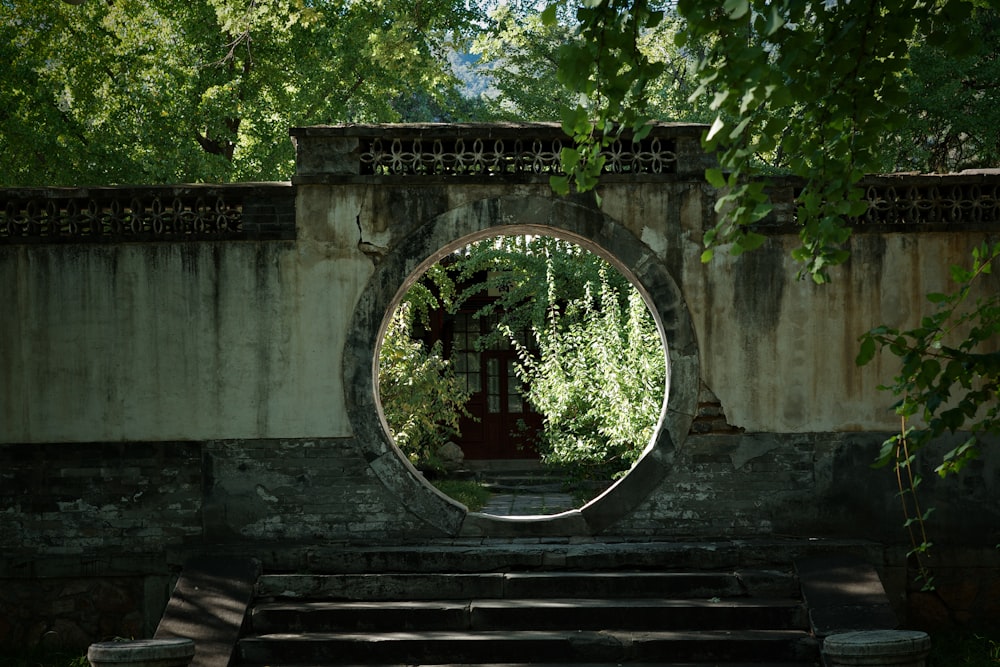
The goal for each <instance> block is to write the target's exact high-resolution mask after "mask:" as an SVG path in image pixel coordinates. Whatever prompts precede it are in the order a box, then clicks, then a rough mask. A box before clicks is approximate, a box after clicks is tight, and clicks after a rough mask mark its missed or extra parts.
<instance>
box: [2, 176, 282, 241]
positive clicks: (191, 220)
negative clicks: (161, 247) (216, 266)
mask: <svg viewBox="0 0 1000 667" xmlns="http://www.w3.org/2000/svg"><path fill="white" fill-rule="evenodd" d="M294 237H295V201H294V191H293V188H292V187H291V186H290V185H287V184H280V183H275V184H252V185H249V184H236V185H212V186H208V185H204V186H201V185H188V186H145V187H138V186H129V187H102V188H6V189H0V243H30V242H33V241H38V242H48V243H53V242H61V241H66V242H81V241H93V242H124V241H204V240H240V239H290V238H294Z"/></svg>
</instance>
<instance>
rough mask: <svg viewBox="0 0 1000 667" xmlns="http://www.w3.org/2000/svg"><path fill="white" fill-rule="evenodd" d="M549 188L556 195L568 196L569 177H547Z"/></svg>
mask: <svg viewBox="0 0 1000 667" xmlns="http://www.w3.org/2000/svg"><path fill="white" fill-rule="evenodd" d="M549 187H550V188H552V191H553V192H555V193H556V194H557V195H568V194H569V177H568V176H549Z"/></svg>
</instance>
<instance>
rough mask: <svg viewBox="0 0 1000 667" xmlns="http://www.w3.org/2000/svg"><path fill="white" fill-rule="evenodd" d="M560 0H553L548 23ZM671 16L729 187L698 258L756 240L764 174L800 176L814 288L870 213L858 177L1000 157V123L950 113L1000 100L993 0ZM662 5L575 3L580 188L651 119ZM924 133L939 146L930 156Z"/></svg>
mask: <svg viewBox="0 0 1000 667" xmlns="http://www.w3.org/2000/svg"><path fill="white" fill-rule="evenodd" d="M566 5H567V2H566V0H558V1H556V2H552V3H550V4H549V5H548V8H547V9H546V13H545V16H546V17H547V19H548V21H550V22H554V21H556V20H557V16H558V14H559V10H560V9H561V8H562V7H564V6H566ZM676 13H677V14H678V15H679V16H680V17H681V19H683V23H682V26H681V28H680V29H679V30H677V31H676V32H675V35H674V41H675V44H676V45H677V46H678V47H679V48H680V49H681V53H682V54H685V55H686V56H688V57H694V58H696V64H695V66H694V70H695V73H696V76H697V80H698V86H697V89H696V91H695V93H694V94H693V95H692V98H691V99H693V100H697V99H706V100H710V102H709V106H710V108H711V110H712V111H713V112H714V113H715V118H714V120H713V121H712V124H711V127H710V129H709V130H708V132H707V134H706V136H705V140H704V144H705V147H706V149H708V150H713V151H716V152H717V154H718V156H719V161H720V168H719V169H713V170H710V171H709V172H708V173H707V174H706V176H707V178H708V180H709V182H710V183H711V184H713V185H715V186H717V187H720V188H725V189H726V192H725V194H724V195H723V196H722V197H720V198H719V200H718V203H717V206H716V208H717V211H718V212H719V213H720V214H721V215H720V216H719V219H718V220H719V221H718V224H717V225H716V226H715V228H714V229H711V230H709V231H708V232H707V233H706V235H705V244H706V246H707V249H706V252H705V255H704V258H705V259H706V260H708V259H710V258H711V256H712V253H713V251H714V249H715V248H716V247H719V246H722V245H726V246H728V247H729V249H730V251H731V252H733V253H736V254H739V253H741V252H744V251H747V250H752V249H753V248H756V247H757V246H759V245H760V244H761V243H762V242H763V237H762V236H761V235H759V234H757V233H755V232H754V231H753V225H754V223H756V222H759V221H760V220H762V219H763V218H765V217H766V216H767V215H768V214H769V213H770V211H771V206H770V203H769V201H768V197H767V192H766V182H765V181H764V180H762V179H759V178H754V177H755V176H759V175H761V174H762V173H766V172H767V171H768V170H769V169H768V167H771V168H773V166H775V165H776V166H777V167H779V168H781V169H783V170H785V171H787V172H788V173H792V174H794V175H797V176H800V177H801V178H802V179H803V187H802V189H801V192H800V194H799V197H798V200H797V204H798V220H799V223H800V224H801V228H802V231H801V234H800V236H801V240H802V245H801V247H800V248H799V249H798V250H796V251H795V252H794V256H795V257H796V259H798V260H799V261H800V262H801V263H802V274H803V275H810V276H812V277H813V279H814V280H816V281H817V282H824V281H825V280H827V279H828V273H827V268H828V267H829V266H831V265H835V264H838V263H841V262H843V261H844V260H845V259H846V258H847V251H846V250H845V249H844V243H845V242H846V240H847V237H848V236H849V234H850V231H849V228H848V226H847V220H848V219H850V218H852V217H855V216H858V215H860V214H862V213H864V211H865V206H866V204H865V202H864V201H863V199H862V194H863V193H862V192H861V190H860V189H859V188H857V187H856V186H857V183H858V182H859V181H860V180H861V178H862V176H864V174H866V173H870V172H877V171H882V170H885V169H886V168H887V167H888V168H895V167H896V166H897V165H896V164H892V163H891V162H890V161H888V160H887V159H886V158H887V156H890V155H892V156H894V157H895V160H896V162H897V163H899V162H901V163H908V162H910V163H911V164H910V165H909V166H910V167H911V168H913V167H916V168H917V169H921V168H923V165H922V164H920V163H921V162H923V163H924V164H927V163H928V162H931V161H933V158H934V156H935V155H937V156H938V157H939V158H941V159H938V160H937V162H939V163H941V160H942V159H943V160H944V162H943V164H944V165H945V166H948V167H956V166H961V165H962V164H963V163H965V162H969V161H971V162H973V163H976V162H993V163H995V162H996V160H997V157H998V155H1000V134H998V131H997V129H996V126H995V125H994V126H992V127H984V126H983V125H981V124H975V126H974V127H975V130H977V133H976V134H975V136H972V137H970V136H969V135H968V134H967V131H968V130H966V129H965V128H969V129H973V126H972V125H970V124H969V123H968V122H965V123H963V122H962V119H960V118H958V116H959V115H961V110H962V109H963V108H979V105H980V104H992V105H993V108H994V109H995V108H996V104H997V102H1000V99H998V94H997V88H996V79H995V78H992V79H991V78H989V76H990V74H991V73H992V72H993V71H994V70H993V68H994V67H995V66H996V64H995V61H996V46H997V24H998V14H997V11H996V8H995V7H992V6H991V3H988V2H984V1H982V0H979V1H977V0H938V1H937V2H926V1H925V0H880V1H878V2H875V1H873V2H852V1H849V0H812V1H810V0H778V1H774V0H725V2H723V3H721V4H719V3H705V2H701V1H700V0H677V3H676ZM665 14H666V12H665V8H664V5H663V4H659V3H656V2H650V1H649V0H602V1H597V0H594V1H584V2H582V3H581V6H580V7H579V8H578V9H577V12H576V18H577V20H578V22H579V27H578V29H577V34H578V35H579V37H580V39H579V40H577V42H574V43H570V44H568V45H567V46H566V47H565V48H564V50H563V51H562V52H561V58H560V60H559V77H560V80H562V81H563V82H564V83H566V84H568V85H570V86H571V87H573V88H574V89H575V90H578V91H580V93H581V97H580V98H579V101H578V102H577V103H576V106H575V107H574V108H572V109H569V110H568V111H567V112H566V115H565V120H564V128H565V129H566V131H567V133H570V134H572V135H573V136H574V137H576V138H577V140H578V143H579V146H578V148H577V149H575V150H574V151H573V152H570V153H567V154H566V155H564V164H566V168H567V171H568V172H570V177H571V178H572V179H573V180H574V181H575V182H576V184H577V186H578V187H579V188H580V189H583V190H586V189H589V188H592V187H593V186H594V185H595V184H596V176H595V175H596V174H597V173H599V171H600V166H601V165H600V160H599V158H598V157H597V155H598V152H599V148H600V146H601V145H602V144H603V143H606V142H607V141H609V140H610V139H612V138H613V137H615V136H617V134H618V133H619V132H620V131H621V129H622V128H623V127H633V128H635V129H637V130H638V131H639V132H641V128H642V127H643V125H644V123H645V122H646V120H647V119H648V118H649V117H650V116H649V114H650V110H649V105H648V99H649V96H650V86H651V82H652V81H654V80H655V78H656V77H657V76H659V75H660V74H661V73H662V71H663V69H664V65H663V63H662V62H660V61H659V60H656V59H654V58H651V57H650V56H649V55H648V53H647V52H646V51H645V50H643V49H642V48H641V43H642V40H643V38H644V36H645V35H648V34H650V33H652V32H654V31H656V30H657V29H658V28H659V26H660V25H661V24H662V22H663V20H664V16H665ZM941 68H945V69H948V70H950V71H951V72H952V77H953V79H954V82H955V83H956V85H957V86H958V87H959V89H960V90H958V91H957V92H958V93H960V94H959V95H958V97H953V98H951V100H950V103H948V105H947V106H948V107H949V108H948V110H947V111H945V112H944V113H943V114H942V113H941V111H942V110H941V109H940V107H938V108H937V109H933V110H932V109H931V108H930V107H931V106H932V105H931V104H930V100H928V99H926V98H924V97H923V96H920V97H918V96H917V95H918V94H919V92H920V91H921V89H922V88H929V89H935V87H936V86H941V85H943V83H944V82H943V81H942V80H941V77H940V74H939V72H940V69H941ZM960 72H961V74H959V73H960ZM953 92H955V91H954V89H953ZM987 100H988V101H987ZM938 101H940V98H938ZM951 115H955V116H956V119H955V120H956V122H955V123H954V125H953V124H951V123H950V121H949V117H950V116H951ZM915 140H916V143H917V145H914V143H915ZM920 141H923V143H924V144H925V146H926V144H927V143H928V142H930V143H931V145H932V146H940V144H941V143H945V144H946V145H945V147H943V148H938V150H936V151H930V152H928V151H926V150H924V149H923V147H921V146H920V145H919V142H920ZM956 142H957V143H958V144H960V145H956ZM966 149H967V150H968V153H969V154H968V155H966V156H964V159H959V158H961V157H962V155H961V152H962V151H963V150H966ZM581 155H582V156H583V158H584V159H581V157H580V156H581ZM932 166H934V167H936V166H938V165H937V164H934V165H932ZM560 185H562V184H560Z"/></svg>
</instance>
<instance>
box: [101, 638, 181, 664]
mask: <svg viewBox="0 0 1000 667" xmlns="http://www.w3.org/2000/svg"><path fill="white" fill-rule="evenodd" d="M192 658H194V642H193V641H191V640H190V639H181V638H176V639H135V640H131V641H123V642H99V643H97V644H91V645H90V649H88V650H87V660H89V661H90V664H91V665H93V667H187V666H188V665H189V664H191V660H192Z"/></svg>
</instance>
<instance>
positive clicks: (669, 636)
mask: <svg viewBox="0 0 1000 667" xmlns="http://www.w3.org/2000/svg"><path fill="white" fill-rule="evenodd" d="M590 636H607V637H625V638H631V639H659V640H686V641H706V642H715V641H719V640H720V639H746V640H759V641H784V640H787V639H795V638H800V637H809V636H810V635H809V633H807V632H806V631H804V630H641V631H633V630H479V631H463V630H430V631H422V632H378V633H369V632H347V633H345V632H309V633H304V632H280V633H274V634H267V635H257V636H255V637H247V638H244V639H242V640H241V641H242V642H269V641H288V640H296V641H307V642H321V641H344V642H354V641H374V642H386V641H413V640H420V641H438V640H449V641H450V640H455V639H457V640H464V641H483V640H494V639H497V638H502V639H507V640H512V641H516V640H533V639H549V638H571V637H590Z"/></svg>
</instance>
